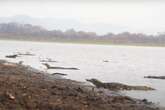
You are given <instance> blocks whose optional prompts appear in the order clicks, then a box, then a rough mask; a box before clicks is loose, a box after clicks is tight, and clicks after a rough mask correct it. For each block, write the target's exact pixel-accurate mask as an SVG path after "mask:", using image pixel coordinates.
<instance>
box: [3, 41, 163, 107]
mask: <svg viewBox="0 0 165 110" xmlns="http://www.w3.org/2000/svg"><path fill="white" fill-rule="evenodd" d="M16 52H23V53H25V52H31V53H33V54H35V56H21V57H18V58H16V59H7V58H5V55H10V54H13V53H16ZM46 58H51V59H53V60H56V61H57V62H54V63H50V65H52V66H62V67H76V68H79V69H80V70H49V71H48V72H50V73H53V72H62V73H66V74H68V76H67V78H70V79H74V80H78V81H85V79H88V78H97V79H99V80H101V81H105V82H121V83H125V84H131V85H147V86H151V87H153V88H155V89H156V91H149V92H142V91H141V92H140V91H138V92H137V91H136V92H135V91H132V92H124V93H125V94H127V95H130V96H133V97H135V98H142V99H143V98H147V99H149V100H150V101H154V102H155V103H159V104H160V105H162V106H164V105H165V95H164V94H165V85H164V84H165V80H156V79H144V78H143V77H144V76H147V75H164V76H165V48H164V47H135V46H112V45H83V44H63V43H35V42H17V41H0V59H7V60H8V61H12V62H19V61H24V64H26V65H31V66H33V67H35V68H38V69H40V70H44V71H47V70H46V68H45V66H44V65H42V63H41V62H40V60H42V59H46ZM104 61H108V62H104Z"/></svg>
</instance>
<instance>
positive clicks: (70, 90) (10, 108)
mask: <svg viewBox="0 0 165 110" xmlns="http://www.w3.org/2000/svg"><path fill="white" fill-rule="evenodd" d="M0 90H1V91H0V109H1V110H158V108H157V107H156V106H155V105H154V104H153V103H150V102H148V101H147V100H138V99H133V98H130V97H127V96H121V95H113V94H112V95H111V94H110V95H107V94H105V93H104V91H99V92H98V91H95V90H94V89H93V88H92V87H89V86H85V85H82V84H81V83H80V82H76V81H72V80H69V79H59V78H55V77H53V76H51V75H49V74H47V73H44V72H41V71H38V70H35V69H33V68H31V67H27V66H22V65H19V64H15V63H8V62H6V61H0Z"/></svg>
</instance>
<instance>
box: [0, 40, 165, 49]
mask: <svg viewBox="0 0 165 110" xmlns="http://www.w3.org/2000/svg"><path fill="white" fill-rule="evenodd" d="M0 41H14V42H34V43H60V44H82V45H106V46H130V47H162V48H163V47H165V45H156V44H114V43H103V42H85V41H83V42H80V41H43V40H41V41H37V40H17V39H0Z"/></svg>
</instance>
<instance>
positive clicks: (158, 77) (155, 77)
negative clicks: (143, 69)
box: [144, 76, 165, 79]
mask: <svg viewBox="0 0 165 110" xmlns="http://www.w3.org/2000/svg"><path fill="white" fill-rule="evenodd" d="M144 78H151V79H165V76H144Z"/></svg>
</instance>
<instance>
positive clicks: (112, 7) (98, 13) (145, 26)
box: [0, 0, 165, 34]
mask: <svg viewBox="0 0 165 110" xmlns="http://www.w3.org/2000/svg"><path fill="white" fill-rule="evenodd" d="M123 1H124V0H123ZM123 1H122V0H121V1H120V0H117V1H108V0H102V2H101V1H96V0H91V1H90V0H86V1H85V0H84V2H82V1H80V0H77V1H76V2H75V1H74V0H69V1H66V0H63V1H61V2H58V1H57V0H54V1H53V0H48V1H46V0H35V1H30V0H29V1H28V2H27V1H23V0H22V1H21V0H17V1H16V0H15V1H14V0H12V2H10V1H9V0H8V1H5V0H2V1H0V17H8V16H14V15H28V16H32V17H41V18H42V17H47V18H62V19H73V20H77V21H79V22H80V23H82V24H88V25H93V24H102V26H104V24H105V25H106V26H105V27H107V25H109V26H113V27H115V32H120V31H130V32H143V33H149V34H152V33H156V32H165V2H163V1H161V0H157V1H156V0H155V2H154V1H152V0H150V1H147V0H145V1H143V0H137V1H136V0H134V1H133V0H132V1H131V0H130V1H129V0H125V2H123ZM117 27H118V28H119V29H118V28H117ZM71 28H74V27H71ZM93 28H95V27H93ZM107 28H108V27H107ZM121 28H122V29H121ZM96 30H97V29H96ZM109 31H111V29H110V30H109ZM112 31H114V30H112Z"/></svg>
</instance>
